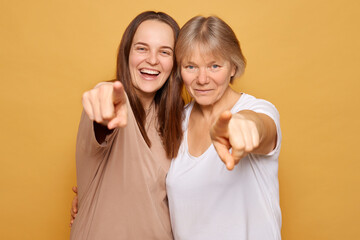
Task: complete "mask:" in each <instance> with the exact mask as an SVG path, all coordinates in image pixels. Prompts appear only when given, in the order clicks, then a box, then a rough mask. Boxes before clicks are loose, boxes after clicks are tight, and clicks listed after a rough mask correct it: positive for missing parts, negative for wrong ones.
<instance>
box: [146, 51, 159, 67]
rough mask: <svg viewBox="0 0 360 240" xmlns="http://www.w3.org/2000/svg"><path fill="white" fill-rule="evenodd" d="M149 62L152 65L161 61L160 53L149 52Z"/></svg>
mask: <svg viewBox="0 0 360 240" xmlns="http://www.w3.org/2000/svg"><path fill="white" fill-rule="evenodd" d="M146 60H147V62H148V63H149V64H151V65H156V64H158V63H159V58H158V54H157V52H155V51H151V52H149V55H148V57H147V59H146Z"/></svg>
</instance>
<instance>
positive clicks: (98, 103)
mask: <svg viewBox="0 0 360 240" xmlns="http://www.w3.org/2000/svg"><path fill="white" fill-rule="evenodd" d="M82 104H83V107H84V110H85V112H86V114H87V115H88V116H89V118H90V120H92V121H95V122H97V123H99V124H101V125H104V126H107V127H108V129H114V128H117V127H125V126H126V124H127V106H126V94H125V90H124V87H123V85H122V84H121V83H120V82H119V81H116V82H114V83H112V82H104V83H101V84H98V85H97V86H96V87H95V88H94V89H91V90H90V91H87V92H85V93H84V94H83V97H82Z"/></svg>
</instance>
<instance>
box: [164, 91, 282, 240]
mask: <svg viewBox="0 0 360 240" xmlns="http://www.w3.org/2000/svg"><path fill="white" fill-rule="evenodd" d="M193 105H194V103H190V104H189V105H188V107H187V109H186V110H185V114H186V116H185V120H184V123H183V128H184V131H185V132H184V140H183V142H182V144H181V146H180V150H179V154H178V156H177V157H176V158H175V159H173V160H172V163H171V167H170V170H169V172H168V175H167V179H166V188H167V195H168V199H169V207H170V216H171V225H172V230H173V234H174V237H175V239H177V240H186V239H189V240H212V239H214V240H227V239H243V240H272V239H274V240H279V239H281V233H280V230H281V210H280V205H279V183H278V175H277V174H278V157H279V153H280V145H281V131H280V120H279V113H278V111H277V110H276V108H275V107H274V105H272V104H271V103H269V102H267V101H265V100H262V99H256V98H255V97H253V96H250V95H248V94H242V95H241V97H240V98H239V100H238V101H237V102H236V104H235V105H234V106H233V108H232V110H231V112H232V113H236V112H238V111H241V110H245V109H247V110H252V111H254V112H258V113H264V114H266V115H268V116H269V117H271V118H272V119H273V120H274V121H275V124H276V128H277V144H276V147H275V149H274V150H273V151H272V152H271V153H269V154H267V155H259V154H249V155H248V156H247V157H245V158H243V159H241V160H240V163H239V164H237V165H236V166H235V168H234V169H233V170H232V171H229V170H227V169H226V167H225V165H224V163H223V162H222V161H221V160H220V158H219V157H218V155H217V153H216V151H215V148H214V146H213V145H211V146H210V147H209V148H208V149H207V150H206V151H205V152H204V153H203V154H202V155H201V156H199V157H194V156H191V155H190V153H189V151H188V143H187V127H188V122H189V116H190V113H191V110H192V108H193Z"/></svg>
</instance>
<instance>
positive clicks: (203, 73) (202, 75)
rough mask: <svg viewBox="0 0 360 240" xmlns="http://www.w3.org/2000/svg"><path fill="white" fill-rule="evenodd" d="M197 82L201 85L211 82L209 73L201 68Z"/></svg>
mask: <svg viewBox="0 0 360 240" xmlns="http://www.w3.org/2000/svg"><path fill="white" fill-rule="evenodd" d="M197 82H198V83H199V84H207V83H208V82H209V79H208V76H207V72H206V68H200V69H199V74H198V77H197Z"/></svg>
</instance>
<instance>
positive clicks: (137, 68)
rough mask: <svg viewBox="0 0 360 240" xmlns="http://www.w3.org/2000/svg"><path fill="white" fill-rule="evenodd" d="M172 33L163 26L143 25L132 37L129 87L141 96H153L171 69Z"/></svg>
mask: <svg viewBox="0 0 360 240" xmlns="http://www.w3.org/2000/svg"><path fill="white" fill-rule="evenodd" d="M174 43H175V40H174V33H173V30H172V28H171V27H170V26H169V25H167V24H166V23H163V22H160V21H157V20H147V21H144V22H142V23H141V24H140V25H139V27H138V29H137V30H136V33H135V35H134V38H133V41H132V44H131V49H130V54H129V70H130V76H131V80H132V84H133V86H134V87H135V89H136V91H137V93H138V94H139V95H140V96H147V97H148V96H151V97H153V96H154V95H155V93H156V91H157V90H159V89H160V88H161V87H162V86H163V85H164V83H165V82H166V80H167V79H168V77H169V75H170V73H171V70H172V68H173V59H174V53H173V51H174Z"/></svg>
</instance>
